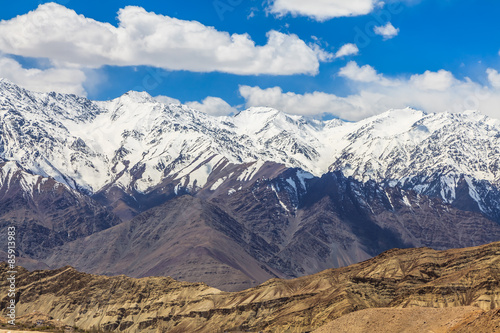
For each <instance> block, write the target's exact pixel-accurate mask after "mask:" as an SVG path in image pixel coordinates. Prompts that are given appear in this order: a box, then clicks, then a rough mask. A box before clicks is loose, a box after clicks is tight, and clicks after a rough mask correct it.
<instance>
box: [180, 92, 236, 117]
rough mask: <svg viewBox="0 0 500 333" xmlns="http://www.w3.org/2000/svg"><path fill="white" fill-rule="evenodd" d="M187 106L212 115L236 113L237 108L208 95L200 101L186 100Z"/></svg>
mask: <svg viewBox="0 0 500 333" xmlns="http://www.w3.org/2000/svg"><path fill="white" fill-rule="evenodd" d="M186 104H187V106H189V107H191V108H193V109H195V110H198V111H201V112H205V113H208V114H211V115H213V116H227V115H228V114H230V113H236V112H238V110H237V109H236V108H234V107H232V106H231V105H229V104H228V103H227V102H226V101H224V100H223V99H222V98H219V97H212V96H209V97H207V98H205V99H204V100H203V101H202V102H201V103H200V102H188V103H186Z"/></svg>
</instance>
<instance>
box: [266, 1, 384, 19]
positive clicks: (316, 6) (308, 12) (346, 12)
mask: <svg viewBox="0 0 500 333" xmlns="http://www.w3.org/2000/svg"><path fill="white" fill-rule="evenodd" d="M379 3H380V1H378V0H349V1H346V0H309V1H304V0H274V1H273V2H272V4H271V7H270V8H269V10H270V12H271V13H274V14H277V15H280V16H282V15H286V14H291V15H294V16H308V17H312V18H314V19H315V20H318V21H325V20H328V19H331V18H335V17H343V16H357V15H366V14H368V13H370V12H372V11H373V9H374V8H375V7H376V6H377V5H378V4H379Z"/></svg>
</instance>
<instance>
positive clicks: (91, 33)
mask: <svg viewBox="0 0 500 333" xmlns="http://www.w3.org/2000/svg"><path fill="white" fill-rule="evenodd" d="M117 19H118V26H117V27H115V26H113V25H111V24H109V23H103V22H99V21H96V20H93V19H90V18H87V17H85V16H83V15H78V14H77V13H76V12H75V11H73V10H71V9H68V8H66V7H64V6H61V5H58V4H55V3H47V4H42V5H40V6H39V7H38V8H37V9H36V10H34V11H32V12H29V13H27V14H25V15H21V16H17V17H15V18H13V19H10V20H4V21H0V51H2V52H4V53H8V54H15V55H20V56H25V57H37V58H41V57H43V58H48V59H50V60H52V61H53V62H54V63H55V64H58V65H59V66H63V65H64V66H70V65H71V66H82V67H100V66H103V65H115V66H139V65H145V66H154V67H158V68H164V69H168V70H187V71H194V72H213V71H218V72H226V73H233V74H241V75H257V74H271V75H292V74H316V73H318V68H319V62H320V61H321V59H319V58H322V57H323V58H322V59H324V57H325V54H324V53H321V52H319V50H318V49H317V48H315V49H313V48H311V47H310V46H308V45H307V44H306V43H305V42H304V41H302V40H301V39H300V38H299V37H298V36H296V35H293V34H284V33H281V32H278V31H274V30H271V31H269V32H268V33H267V43H266V44H265V45H256V44H255V42H254V41H253V40H252V39H251V37H250V36H249V35H248V34H232V35H231V34H229V33H227V32H222V31H218V30H216V29H215V28H214V27H209V26H205V25H203V24H202V23H200V22H197V21H185V20H180V19H176V18H173V17H169V16H164V15H159V14H155V13H152V12H147V11H146V10H144V9H143V8H141V7H135V6H127V7H125V8H123V9H120V10H119V12H118V18H117Z"/></svg>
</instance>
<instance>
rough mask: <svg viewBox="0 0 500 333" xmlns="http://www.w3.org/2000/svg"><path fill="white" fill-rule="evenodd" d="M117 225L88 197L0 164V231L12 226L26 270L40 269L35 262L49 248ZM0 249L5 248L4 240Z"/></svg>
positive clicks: (12, 164) (9, 164)
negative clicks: (24, 258)
mask: <svg viewBox="0 0 500 333" xmlns="http://www.w3.org/2000/svg"><path fill="white" fill-rule="evenodd" d="M119 223H121V220H120V219H119V218H118V217H117V216H115V215H114V214H113V213H111V212H109V211H108V210H107V209H106V208H105V207H103V206H101V205H100V204H98V203H97V202H96V201H94V200H92V199H91V198H90V197H88V196H86V195H84V194H81V193H80V192H78V191H76V190H73V189H72V188H70V187H68V186H66V185H63V184H61V183H59V182H57V181H55V180H54V179H52V178H47V177H42V176H38V175H34V174H32V173H30V172H28V171H26V170H24V169H23V168H22V167H21V166H20V165H19V164H18V163H16V162H12V161H8V162H3V163H0V232H1V233H2V234H3V235H6V234H7V228H8V227H9V226H15V227H16V231H17V236H16V240H17V250H18V251H19V252H18V254H19V255H20V256H23V257H27V260H25V261H24V262H23V264H26V267H32V268H37V267H38V268H39V267H42V266H40V265H39V264H37V263H36V260H37V259H40V258H42V257H44V256H45V255H47V253H50V251H51V249H52V248H54V247H56V246H60V245H62V244H64V243H67V242H70V241H72V240H75V239H78V238H80V237H85V236H88V235H91V234H92V233H95V232H98V231H101V230H104V229H107V228H109V227H111V226H114V225H117V224H119ZM0 248H1V249H2V250H6V249H7V239H6V238H5V237H1V239H0ZM42 265H43V264H42Z"/></svg>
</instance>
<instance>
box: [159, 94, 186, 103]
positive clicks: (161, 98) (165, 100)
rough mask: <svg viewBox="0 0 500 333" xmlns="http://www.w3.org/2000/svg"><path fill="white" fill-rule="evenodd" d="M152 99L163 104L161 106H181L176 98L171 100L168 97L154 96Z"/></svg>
mask: <svg viewBox="0 0 500 333" xmlns="http://www.w3.org/2000/svg"><path fill="white" fill-rule="evenodd" d="M154 99H156V100H157V101H158V102H160V103H163V104H167V105H168V104H181V101H179V100H178V99H177V98H172V97H168V96H163V95H158V96H155V97H154Z"/></svg>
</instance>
